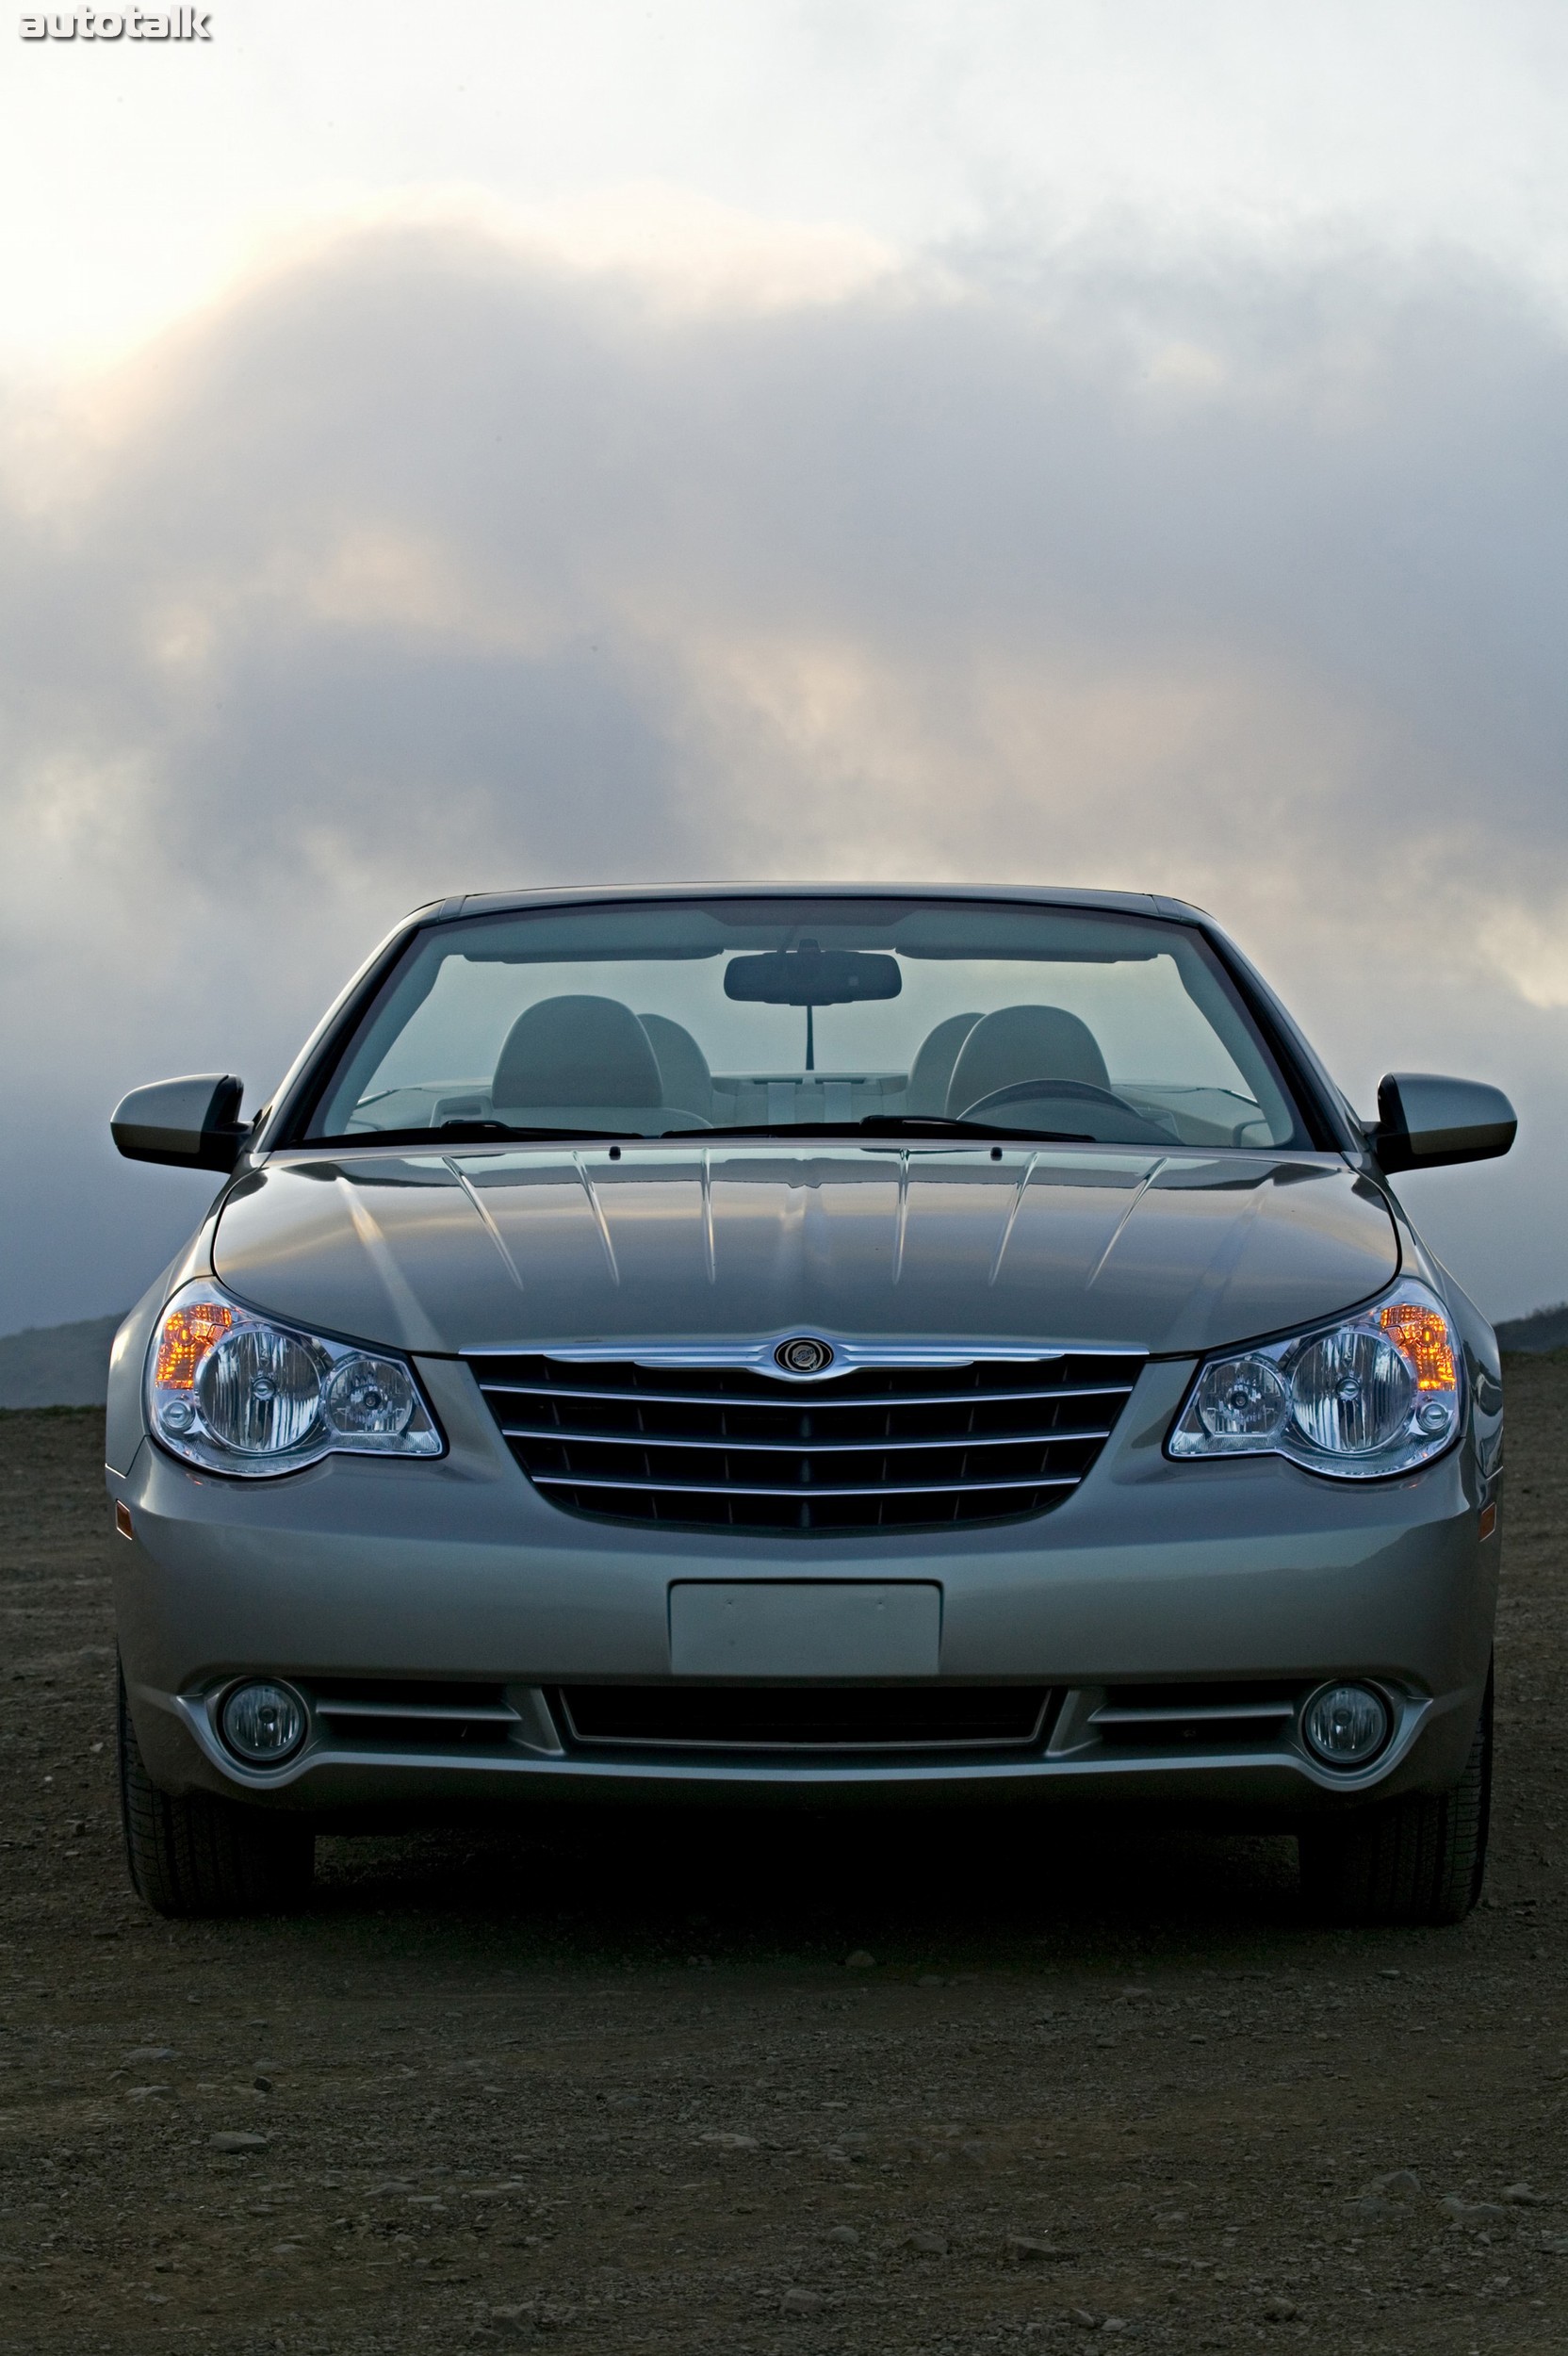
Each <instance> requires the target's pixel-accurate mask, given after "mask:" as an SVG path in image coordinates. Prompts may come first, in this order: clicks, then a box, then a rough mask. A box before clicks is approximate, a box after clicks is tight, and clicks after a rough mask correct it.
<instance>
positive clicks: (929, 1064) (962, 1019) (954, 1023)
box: [907, 1014, 980, 1113]
mask: <svg viewBox="0 0 1568 2356" xmlns="http://www.w3.org/2000/svg"><path fill="white" fill-rule="evenodd" d="M979 1020H980V1017H979V1016H978V1015H977V1014H950V1015H949V1016H948V1018H947V1020H946V1022H945V1023H938V1025H937V1027H936V1029H935V1030H934V1031H932V1032H930V1033H929V1034H928V1035H927V1037H926V1038H925V1039H924V1040H923V1042H922V1044H921V1048H920V1052H919V1054H918V1055H916V1057H915V1060H914V1062H913V1063H912V1064H911V1065H910V1067H909V1092H908V1097H907V1109H908V1110H909V1111H910V1112H912V1113H941V1112H945V1111H946V1110H947V1084H948V1082H949V1080H951V1079H952V1077H953V1067H954V1065H955V1064H956V1062H957V1060H958V1050H959V1048H960V1047H961V1046H962V1045H963V1043H964V1041H965V1039H968V1037H969V1035H970V1033H971V1031H972V1030H973V1028H974V1026H975V1024H976V1023H978V1022H979Z"/></svg>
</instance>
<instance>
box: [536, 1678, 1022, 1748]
mask: <svg viewBox="0 0 1568 2356" xmlns="http://www.w3.org/2000/svg"><path fill="white" fill-rule="evenodd" d="M552 1698H553V1700H554V1703H555V1707H556V1714H557V1716H558V1718H559V1719H560V1721H561V1724H562V1727H563V1731H564V1733H565V1734H566V1736H567V1739H568V1741H569V1742H570V1743H571V1745H572V1747H573V1748H574V1749H577V1750H583V1751H588V1750H599V1749H635V1750H640V1751H661V1750H686V1751H753V1752H756V1751H772V1752H775V1753H779V1752H782V1753H785V1754H789V1753H792V1752H794V1753H798V1752H806V1751H817V1752H824V1751H849V1752H864V1751H953V1750H973V1751H995V1750H1028V1749H1030V1748H1032V1747H1035V1746H1037V1745H1038V1744H1039V1743H1042V1742H1044V1740H1045V1738H1046V1735H1047V1733H1048V1732H1049V1730H1050V1728H1049V1721H1050V1717H1051V1714H1052V1710H1053V1706H1054V1695H1053V1693H1052V1691H1051V1689H1050V1688H1049V1687H1047V1686H1043V1685H970V1686H965V1685H943V1686H896V1685H830V1686H825V1685H818V1686H682V1685H569V1686H565V1687H563V1688H562V1689H561V1690H560V1691H559V1692H558V1693H556V1694H555V1695H554V1696H552Z"/></svg>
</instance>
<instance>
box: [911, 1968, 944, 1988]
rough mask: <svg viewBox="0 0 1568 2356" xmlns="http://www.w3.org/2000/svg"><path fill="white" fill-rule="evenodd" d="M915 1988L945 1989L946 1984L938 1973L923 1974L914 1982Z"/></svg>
mask: <svg viewBox="0 0 1568 2356" xmlns="http://www.w3.org/2000/svg"><path fill="white" fill-rule="evenodd" d="M915 1986H916V1987H917V1988H945V1987H946V1986H947V1982H946V1981H945V1980H944V1979H943V1978H942V1975H941V1973H940V1972H922V1973H921V1975H920V1978H919V1979H918V1980H917V1981H916V1982H915Z"/></svg>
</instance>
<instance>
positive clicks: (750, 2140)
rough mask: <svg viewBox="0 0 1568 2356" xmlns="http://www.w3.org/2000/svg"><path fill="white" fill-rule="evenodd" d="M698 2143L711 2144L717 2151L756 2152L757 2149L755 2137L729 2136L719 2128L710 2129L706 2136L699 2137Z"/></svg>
mask: <svg viewBox="0 0 1568 2356" xmlns="http://www.w3.org/2000/svg"><path fill="white" fill-rule="evenodd" d="M697 2141H698V2142H699V2143H707V2144H711V2146H712V2148H713V2150H714V2151H756V2149H757V2137H756V2136H755V2135H728V2134H726V2133H722V2132H721V2131H720V2130H718V2129H717V2128H710V2129H709V2131H708V2133H707V2134H706V2135H699V2136H698V2137H697Z"/></svg>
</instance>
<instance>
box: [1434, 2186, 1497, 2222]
mask: <svg viewBox="0 0 1568 2356" xmlns="http://www.w3.org/2000/svg"><path fill="white" fill-rule="evenodd" d="M1441 2206H1442V2207H1443V2208H1444V2209H1445V2210H1446V2212H1447V2214H1448V2215H1449V2217H1452V2218H1453V2219H1454V2220H1455V2222H1456V2223H1459V2222H1464V2223H1468V2222H1469V2220H1470V2219H1471V2218H1472V2217H1507V2215H1508V2211H1507V2210H1506V2209H1505V2208H1504V2206H1503V2204H1502V2202H1501V2201H1466V2200H1464V2199H1462V2196H1461V2195H1460V2194H1459V2193H1457V2192H1450V2193H1446V2194H1445V2195H1444V2197H1443V2201H1442V2202H1441Z"/></svg>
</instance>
